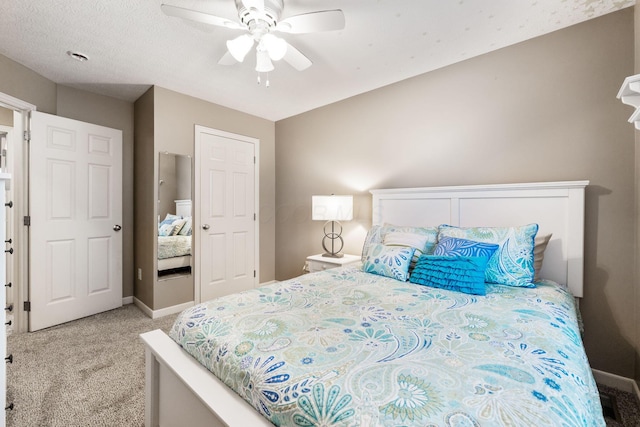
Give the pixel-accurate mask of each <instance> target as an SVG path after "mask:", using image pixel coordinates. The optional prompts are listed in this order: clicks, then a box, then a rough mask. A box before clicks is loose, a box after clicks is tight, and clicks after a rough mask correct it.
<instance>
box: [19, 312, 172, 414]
mask: <svg viewBox="0 0 640 427" xmlns="http://www.w3.org/2000/svg"><path fill="white" fill-rule="evenodd" d="M175 317H176V316H175V315H172V316H166V317H163V318H160V319H156V320H151V319H150V318H148V317H146V316H145V315H144V314H143V313H142V312H141V311H140V310H139V309H138V308H137V307H135V306H134V305H133V304H130V305H126V306H124V307H122V308H119V309H116V310H112V311H108V312H105V313H101V314H98V315H95V316H91V317H87V318H84V319H80V320H76V321H74V322H69V323H66V324H64V325H60V326H55V327H52V328H49V329H45V330H43V331H38V332H33V333H29V334H16V335H11V336H9V337H8V339H7V351H8V353H10V354H13V364H8V365H7V402H8V403H11V402H13V404H14V409H13V410H10V411H7V426H8V427H35V426H43V427H45V426H47V427H48V426H51V427H53V426H60V427H76V426H78V427H80V426H82V427H93V426H96V427H98V426H105V427H114V426H127V427H128V426H133V427H138V426H143V425H144V346H143V344H142V341H141V340H140V338H139V337H138V335H139V334H140V333H142V332H146V331H150V330H153V329H163V330H165V332H166V331H167V330H168V328H170V327H171V324H172V323H173V320H174V319H175Z"/></svg>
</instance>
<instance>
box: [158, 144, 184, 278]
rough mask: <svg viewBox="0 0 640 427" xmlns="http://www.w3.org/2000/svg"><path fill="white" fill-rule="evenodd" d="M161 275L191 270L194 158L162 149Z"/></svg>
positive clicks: (159, 230) (174, 274)
mask: <svg viewBox="0 0 640 427" xmlns="http://www.w3.org/2000/svg"><path fill="white" fill-rule="evenodd" d="M158 172H159V173H158V175H159V179H160V181H159V183H158V184H159V185H158V278H159V279H167V278H171V277H173V276H176V275H185V274H191V267H192V256H191V255H192V242H191V235H192V230H191V226H192V216H191V158H190V157H189V156H181V155H176V154H170V153H160V162H159V171H158Z"/></svg>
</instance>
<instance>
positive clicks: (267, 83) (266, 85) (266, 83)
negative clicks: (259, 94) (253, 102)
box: [264, 73, 269, 87]
mask: <svg viewBox="0 0 640 427" xmlns="http://www.w3.org/2000/svg"><path fill="white" fill-rule="evenodd" d="M264 85H265V87H269V73H267V81H266V82H265V83H264Z"/></svg>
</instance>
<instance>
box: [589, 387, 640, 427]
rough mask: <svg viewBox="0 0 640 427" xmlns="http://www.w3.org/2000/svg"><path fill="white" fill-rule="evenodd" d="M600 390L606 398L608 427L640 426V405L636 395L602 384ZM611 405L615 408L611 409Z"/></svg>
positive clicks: (605, 409)
mask: <svg viewBox="0 0 640 427" xmlns="http://www.w3.org/2000/svg"><path fill="white" fill-rule="evenodd" d="M598 390H600V395H601V396H604V399H605V401H603V408H604V409H603V412H604V414H605V421H606V423H607V427H640V406H639V405H638V399H637V398H636V396H635V395H633V394H632V393H627V392H624V391H620V390H616V389H615V388H612V387H608V386H605V385H601V384H598ZM609 405H612V406H613V407H614V409H613V410H609V409H608V408H607V407H608V406H609Z"/></svg>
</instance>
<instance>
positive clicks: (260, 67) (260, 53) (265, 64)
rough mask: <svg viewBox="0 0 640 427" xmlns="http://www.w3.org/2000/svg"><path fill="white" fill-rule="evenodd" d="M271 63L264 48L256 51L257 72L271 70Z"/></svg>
mask: <svg viewBox="0 0 640 427" xmlns="http://www.w3.org/2000/svg"><path fill="white" fill-rule="evenodd" d="M273 70H274V67H273V63H272V62H271V59H270V58H269V53H268V52H267V51H266V50H257V51H256V71H257V72H259V73H268V72H269V71H273Z"/></svg>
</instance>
